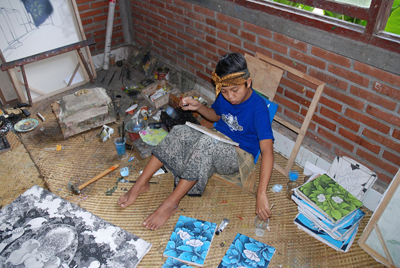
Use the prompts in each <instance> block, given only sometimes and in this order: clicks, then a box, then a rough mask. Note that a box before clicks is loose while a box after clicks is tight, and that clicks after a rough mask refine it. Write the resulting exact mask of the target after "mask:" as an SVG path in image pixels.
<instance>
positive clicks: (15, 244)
mask: <svg viewBox="0 0 400 268" xmlns="http://www.w3.org/2000/svg"><path fill="white" fill-rule="evenodd" d="M150 248H151V244H150V243H148V242H146V241H145V240H143V239H141V238H139V237H137V236H135V235H133V234H131V233H129V232H126V231H124V230H122V229H121V228H119V227H117V226H115V225H113V224H111V223H109V222H107V221H105V220H103V219H101V218H99V217H97V216H95V215H93V214H92V213H90V212H88V211H86V210H84V209H82V208H80V207H79V206H77V205H75V204H73V203H71V202H68V201H66V200H64V199H62V198H60V197H59V196H57V195H55V194H52V193H51V192H49V191H47V190H44V189H43V188H40V187H39V186H33V187H32V188H30V189H29V190H28V191H26V192H25V193H24V194H22V195H20V196H19V197H18V198H17V199H16V200H14V201H13V202H12V203H10V204H9V205H7V206H5V207H4V208H3V209H2V210H1V211H0V267H20V268H22V267H34V268H41V267H45V268H49V267H54V268H56V267H60V268H61V267H62V268H67V267H74V268H75V267H76V268H77V267H88V268H99V267H118V268H120V267H126V268H128V267H136V266H137V264H138V263H139V262H140V261H141V259H142V258H143V256H144V255H145V254H147V252H148V251H149V250H150Z"/></svg>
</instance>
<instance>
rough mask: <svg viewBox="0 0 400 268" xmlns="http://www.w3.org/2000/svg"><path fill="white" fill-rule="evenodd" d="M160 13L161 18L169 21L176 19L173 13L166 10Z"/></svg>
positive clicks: (160, 10)
mask: <svg viewBox="0 0 400 268" xmlns="http://www.w3.org/2000/svg"><path fill="white" fill-rule="evenodd" d="M158 13H159V14H160V15H161V16H163V17H166V18H167V19H170V20H174V19H175V14H174V13H173V12H169V11H167V10H166V9H159V11H158Z"/></svg>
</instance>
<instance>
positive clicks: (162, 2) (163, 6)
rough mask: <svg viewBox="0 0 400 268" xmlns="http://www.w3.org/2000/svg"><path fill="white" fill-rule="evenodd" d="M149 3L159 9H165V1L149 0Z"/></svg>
mask: <svg viewBox="0 0 400 268" xmlns="http://www.w3.org/2000/svg"><path fill="white" fill-rule="evenodd" d="M150 3H151V4H152V5H154V6H157V7H159V8H161V9H165V8H166V3H165V1H155V0H151V1H150Z"/></svg>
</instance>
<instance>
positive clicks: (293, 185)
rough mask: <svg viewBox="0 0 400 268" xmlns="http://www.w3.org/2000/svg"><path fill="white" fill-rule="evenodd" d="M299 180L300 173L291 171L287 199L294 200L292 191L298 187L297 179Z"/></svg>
mask: <svg viewBox="0 0 400 268" xmlns="http://www.w3.org/2000/svg"><path fill="white" fill-rule="evenodd" d="M298 178H299V173H298V172H297V171H296V170H291V171H290V172H289V181H288V183H287V189H286V197H287V198H288V199H290V200H292V193H293V192H292V189H294V188H296V187H297V179H298Z"/></svg>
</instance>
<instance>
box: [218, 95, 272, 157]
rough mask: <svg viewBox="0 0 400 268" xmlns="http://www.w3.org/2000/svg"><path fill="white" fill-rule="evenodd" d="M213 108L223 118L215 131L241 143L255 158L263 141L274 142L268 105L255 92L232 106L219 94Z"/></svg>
mask: <svg viewBox="0 0 400 268" xmlns="http://www.w3.org/2000/svg"><path fill="white" fill-rule="evenodd" d="M211 108H213V109H214V110H215V112H216V114H217V115H219V116H221V118H220V120H218V122H217V124H216V126H215V129H216V130H218V131H219V132H221V133H223V134H225V135H226V136H228V137H229V138H231V139H232V140H233V141H235V142H237V143H239V147H240V148H241V149H243V150H245V151H246V152H249V153H251V154H252V155H253V156H254V158H255V157H256V156H257V154H258V152H259V151H260V141H261V140H265V139H272V140H274V136H273V133H272V129H271V123H270V120H269V112H268V107H267V104H266V103H265V101H264V100H263V99H262V98H261V97H260V96H259V95H258V94H257V93H255V92H254V91H253V92H252V93H251V95H250V97H249V98H248V99H247V100H246V101H244V102H243V103H240V104H238V105H232V104H231V103H230V102H228V101H227V100H226V99H225V98H224V96H222V94H219V95H218V97H217V99H216V100H215V102H214V103H213V104H212V105H211Z"/></svg>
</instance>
